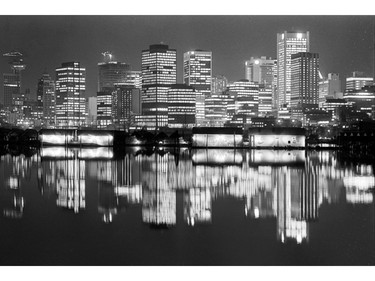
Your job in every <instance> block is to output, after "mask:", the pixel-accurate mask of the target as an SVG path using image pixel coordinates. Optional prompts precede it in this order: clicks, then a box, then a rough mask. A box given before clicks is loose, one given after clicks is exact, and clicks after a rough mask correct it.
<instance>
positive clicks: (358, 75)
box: [345, 71, 373, 92]
mask: <svg viewBox="0 0 375 281" xmlns="http://www.w3.org/2000/svg"><path fill="white" fill-rule="evenodd" d="M372 83H373V78H372V77H366V76H365V74H364V73H363V72H359V71H354V72H353V73H352V76H351V77H347V78H346V85H345V92H349V91H356V90H361V89H362V88H363V87H364V86H370V85H372Z"/></svg>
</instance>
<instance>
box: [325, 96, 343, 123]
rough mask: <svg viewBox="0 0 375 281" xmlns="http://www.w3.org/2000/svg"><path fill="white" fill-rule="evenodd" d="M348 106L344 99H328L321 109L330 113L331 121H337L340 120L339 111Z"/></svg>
mask: <svg viewBox="0 0 375 281" xmlns="http://www.w3.org/2000/svg"><path fill="white" fill-rule="evenodd" d="M349 106H350V103H348V102H347V101H346V100H345V99H330V98H327V99H326V100H325V101H324V102H323V104H322V106H321V108H322V109H323V110H325V111H327V112H330V113H331V116H332V119H334V120H339V119H340V111H341V109H343V108H347V107H349Z"/></svg>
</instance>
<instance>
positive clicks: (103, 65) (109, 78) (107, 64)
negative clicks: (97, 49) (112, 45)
mask: <svg viewBox="0 0 375 281" xmlns="http://www.w3.org/2000/svg"><path fill="white" fill-rule="evenodd" d="M103 56H104V61H103V62H100V63H98V70H99V75H98V92H101V91H102V90H103V88H111V87H113V85H114V84H115V83H125V82H126V79H127V74H128V71H130V65H129V64H127V63H124V62H117V61H112V58H113V55H112V53H110V52H105V53H103Z"/></svg>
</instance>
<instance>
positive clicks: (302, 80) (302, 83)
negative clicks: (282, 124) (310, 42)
mask: <svg viewBox="0 0 375 281" xmlns="http://www.w3.org/2000/svg"><path fill="white" fill-rule="evenodd" d="M291 59H292V61H291V100H290V107H291V110H292V117H293V118H297V119H301V118H302V117H303V110H304V109H305V108H307V107H312V106H316V107H318V101H319V54H317V53H307V52H301V53H297V54H293V55H292V56H291Z"/></svg>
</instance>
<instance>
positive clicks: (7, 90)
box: [1, 52, 26, 111]
mask: <svg viewBox="0 0 375 281" xmlns="http://www.w3.org/2000/svg"><path fill="white" fill-rule="evenodd" d="M3 56H4V57H6V58H8V62H9V65H10V68H11V70H12V73H4V74H3V78H4V97H3V99H2V101H1V102H2V103H3V105H4V106H5V107H6V108H8V109H16V111H18V110H17V108H15V107H16V105H15V102H14V100H15V99H19V98H20V95H21V85H22V84H21V72H22V71H23V70H24V69H25V68H26V65H25V64H24V63H23V54H21V53H20V52H10V53H6V54H3Z"/></svg>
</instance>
